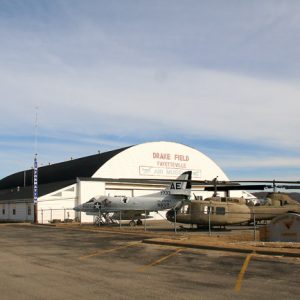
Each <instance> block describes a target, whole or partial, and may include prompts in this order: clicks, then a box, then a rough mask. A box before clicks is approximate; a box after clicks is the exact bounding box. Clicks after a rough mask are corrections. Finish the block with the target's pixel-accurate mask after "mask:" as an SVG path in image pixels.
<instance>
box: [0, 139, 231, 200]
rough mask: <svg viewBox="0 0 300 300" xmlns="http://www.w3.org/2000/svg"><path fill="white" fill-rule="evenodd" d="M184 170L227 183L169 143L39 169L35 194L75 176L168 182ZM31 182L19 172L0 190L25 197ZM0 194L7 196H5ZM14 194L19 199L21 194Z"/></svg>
mask: <svg viewBox="0 0 300 300" xmlns="http://www.w3.org/2000/svg"><path fill="white" fill-rule="evenodd" d="M186 170H192V171H193V179H195V180H197V179H199V180H200V179H203V180H204V179H213V178H215V177H216V176H218V179H219V180H228V178H227V176H226V175H225V174H224V172H223V171H222V170H221V169H220V168H219V167H218V166H217V165H216V163H214V162H213V161H212V160H211V159H210V158H208V157H207V156H206V155H204V154H203V153H201V152H200V151H198V150H196V149H193V148H191V147H188V146H185V145H182V144H178V143H173V142H150V143H144V144H140V145H136V146H131V147H126V148H121V149H117V150H113V151H108V152H104V153H99V154H96V155H91V156H86V157H82V158H79V159H73V160H69V161H66V162H62V163H57V164H52V165H48V166H43V167H39V169H38V171H39V194H40V196H41V195H42V194H47V193H49V192H51V190H56V189H57V188H60V186H61V185H64V184H71V183H75V182H76V178H77V177H92V178H155V177H157V178H167V179H169V178H176V177H178V176H179V175H180V174H181V173H183V172H184V171H186ZM32 180H33V170H32V169H31V170H25V171H21V172H18V173H15V174H12V175H10V176H7V177H5V178H3V179H2V180H0V190H2V191H3V192H4V190H13V189H16V188H17V187H20V190H18V192H24V194H26V195H27V194H28V193H29V194H30V193H32V191H30V190H31V189H30V187H32ZM11 192H12V191H11ZM11 192H10V193H11ZM0 194H3V195H2V196H3V197H7V195H5V196H4V194H6V193H2V192H1V193H0ZM18 194H19V196H18V197H20V196H21V194H22V193H18ZM24 196H25V195H24ZM10 197H12V198H15V197H16V195H12V194H11V195H10ZM0 198H2V197H0Z"/></svg>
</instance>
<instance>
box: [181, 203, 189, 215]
mask: <svg viewBox="0 0 300 300" xmlns="http://www.w3.org/2000/svg"><path fill="white" fill-rule="evenodd" d="M180 212H181V213H183V214H189V213H190V205H189V204H187V205H184V206H183V207H182V208H181V210H180Z"/></svg>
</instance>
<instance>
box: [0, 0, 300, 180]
mask: <svg viewBox="0 0 300 300" xmlns="http://www.w3.org/2000/svg"><path fill="white" fill-rule="evenodd" d="M299 36H300V2H299V1H267V0H266V1H255V0H254V1H246V0H245V1H240V0H239V1H237V0H236V1H234V0H232V1H230V0H228V1H221V0H219V1H199V0H185V1H183V0H181V1H176V0H160V1H155V0H151V1H146V0H145V1H143V0H140V1H137V0H135V1H133V0H132V1H129V0H118V1H114V0H111V1H104V0H103V1H102V0H89V1H79V0H78V1H76V0H60V1H59V0H39V1H34V0H23V1H14V0H0V38H1V41H2V43H1V47H0V97H1V98H0V99H1V118H0V166H1V168H0V178H3V177H5V176H7V175H10V174H11V173H14V172H17V171H21V170H23V169H27V168H30V167H31V166H32V164H33V163H32V160H33V155H34V152H35V149H34V148H35V147H34V132H35V126H34V124H35V114H36V111H37V112H38V134H37V136H38V143H37V152H38V157H39V163H40V164H48V163H49V162H50V163H55V162H60V161H64V160H68V159H70V157H73V158H77V157H81V156H86V155H90V154H94V153H97V151H98V150H100V151H106V150H112V149H116V148H119V147H123V146H128V145H133V144H138V143H142V142H148V141H159V140H167V141H175V142H179V143H183V144H186V145H189V146H192V147H194V148H197V149H198V150H200V151H201V152H203V153H205V154H206V155H208V156H209V157H210V158H212V159H213V160H214V161H215V162H216V163H217V164H218V165H220V166H221V167H222V169H223V170H224V171H225V173H226V174H227V175H228V176H229V177H230V178H231V179H273V178H276V179H291V180H300V156H299V154H300V135H299V128H300V118H299V109H300V84H299V83H300V39H299ZM36 107H38V109H36Z"/></svg>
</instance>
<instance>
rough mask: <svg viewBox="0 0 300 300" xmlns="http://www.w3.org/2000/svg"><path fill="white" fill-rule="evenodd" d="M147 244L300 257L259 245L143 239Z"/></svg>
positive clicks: (293, 253) (299, 255)
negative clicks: (236, 245)
mask: <svg viewBox="0 0 300 300" xmlns="http://www.w3.org/2000/svg"><path fill="white" fill-rule="evenodd" d="M143 243H145V244H154V245H167V246H175V247H184V248H193V249H205V250H215V251H228V252H236V253H247V254H249V253H255V254H261V255H271V256H287V257H298V258H300V252H299V253H295V252H289V251H285V250H282V251H276V250H274V249H272V250H268V249H257V247H253V248H237V247H226V246H225V247H224V246H216V245H204V244H191V243H177V242H171V241H158V240H153V239H145V240H143Z"/></svg>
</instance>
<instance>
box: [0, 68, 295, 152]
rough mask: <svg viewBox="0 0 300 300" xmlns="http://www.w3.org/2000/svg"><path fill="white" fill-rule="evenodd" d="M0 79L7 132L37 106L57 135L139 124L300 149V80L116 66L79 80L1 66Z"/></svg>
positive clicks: (127, 129)
mask: <svg viewBox="0 0 300 300" xmlns="http://www.w3.org/2000/svg"><path fill="white" fill-rule="evenodd" d="M106 71H107V72H106ZM157 74H164V76H163V77H162V78H159V77H158V75H157ZM0 81H1V85H2V88H1V98H2V99H7V101H6V104H5V106H3V108H2V113H3V114H2V118H1V120H0V123H1V127H2V128H6V129H7V128H9V127H12V128H14V129H15V128H17V127H18V126H20V124H27V125H30V124H32V122H33V118H34V107H35V106H36V105H38V106H39V107H40V108H39V114H40V126H41V128H48V129H49V130H50V129H51V130H53V131H57V132H59V131H62V132H65V131H66V132H67V131H77V132H79V133H80V132H81V133H82V132H85V131H87V132H88V133H89V134H92V135H97V134H104V133H108V132H109V133H110V134H112V135H114V134H116V135H118V134H125V135H132V134H134V133H135V132H136V128H139V133H138V135H139V136H143V130H145V131H146V132H148V131H149V130H150V128H152V130H153V131H155V130H162V131H164V130H165V131H167V132H168V131H171V132H172V131H173V133H175V132H176V131H177V132H178V133H180V134H186V135H191V136H199V137H209V136H214V137H216V138H227V137H228V136H230V138H231V139H234V140H243V141H251V142H256V143H257V144H266V145H272V146H276V147H288V148H291V149H300V138H299V135H298V128H300V118H299V110H300V102H299V101H298V98H299V96H300V88H299V86H298V85H296V83H287V82H283V81H281V82H280V81H278V80H277V81H275V80H273V81H272V80H265V79H259V78H251V77H246V76H241V75H238V74H230V73H224V72H218V71H208V70H203V69H202V70H195V69H179V70H171V71H169V72H167V71H165V70H158V69H143V70H137V69H128V68H116V67H114V68H111V69H110V70H99V74H98V76H94V74H93V75H92V76H91V75H90V74H88V73H82V74H81V76H80V77H78V76H74V77H69V76H67V74H63V75H60V76H56V75H55V74H47V75H44V74H41V73H38V74H33V73H29V72H28V73H22V72H19V73H12V72H11V71H10V70H9V69H2V71H0ZM20 130H21V131H22V129H20Z"/></svg>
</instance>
